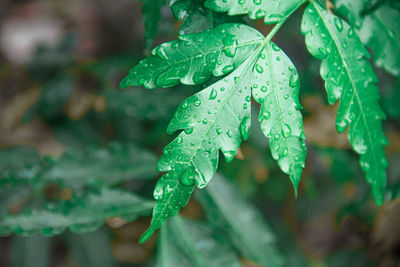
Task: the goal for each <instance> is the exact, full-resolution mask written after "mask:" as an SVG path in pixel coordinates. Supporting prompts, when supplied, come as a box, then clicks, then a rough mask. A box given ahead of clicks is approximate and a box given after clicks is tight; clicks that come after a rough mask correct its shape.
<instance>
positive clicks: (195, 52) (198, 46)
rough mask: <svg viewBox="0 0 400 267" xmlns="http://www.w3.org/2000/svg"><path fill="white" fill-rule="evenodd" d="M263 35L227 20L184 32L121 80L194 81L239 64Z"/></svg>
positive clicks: (135, 82)
mask: <svg viewBox="0 0 400 267" xmlns="http://www.w3.org/2000/svg"><path fill="white" fill-rule="evenodd" d="M262 37H263V36H262V35H261V34H260V33H259V32H258V31H257V30H255V29H253V28H251V27H248V26H245V25H241V24H223V25H220V26H218V27H216V28H214V29H210V30H206V31H204V32H201V33H196V34H189V35H181V36H180V37H179V40H175V41H171V42H167V43H164V44H162V45H160V46H158V47H156V48H155V49H154V50H153V51H152V54H153V56H151V57H148V58H146V59H144V60H142V61H141V62H140V64H139V65H137V66H135V67H134V68H133V69H132V70H131V71H130V73H129V75H128V76H127V77H126V78H125V79H123V80H122V81H121V85H120V86H121V88H126V87H128V86H142V85H143V86H144V87H146V88H149V89H152V88H156V87H171V86H174V85H177V84H178V83H180V82H181V83H183V84H188V85H194V84H200V83H203V82H205V81H206V80H208V79H209V78H210V76H211V74H213V75H214V76H221V75H226V74H228V73H230V72H231V71H232V70H234V69H235V68H237V67H238V66H239V65H240V64H241V63H242V62H243V61H244V60H245V59H246V58H247V56H248V54H249V53H250V52H251V51H253V50H254V49H255V48H256V47H257V45H259V44H260V42H261V38H262Z"/></svg>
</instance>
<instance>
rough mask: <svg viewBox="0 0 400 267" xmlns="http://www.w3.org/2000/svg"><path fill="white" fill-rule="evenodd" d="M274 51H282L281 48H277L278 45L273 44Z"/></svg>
mask: <svg viewBox="0 0 400 267" xmlns="http://www.w3.org/2000/svg"><path fill="white" fill-rule="evenodd" d="M272 49H273V50H274V51H280V50H281V49H280V48H279V46H277V45H276V44H274V43H272Z"/></svg>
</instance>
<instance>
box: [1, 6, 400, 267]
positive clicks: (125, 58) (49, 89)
mask: <svg viewBox="0 0 400 267" xmlns="http://www.w3.org/2000/svg"><path fill="white" fill-rule="evenodd" d="M331 1H332V0H331ZM138 2H140V4H141V14H142V22H143V24H144V26H145V29H144V34H143V35H144V38H143V39H144V42H143V44H142V43H141V44H140V45H139V46H140V50H141V51H143V54H144V55H147V57H145V58H144V59H141V58H143V57H144V56H143V55H142V54H141V53H136V51H135V49H136V50H138V49H137V47H135V48H132V49H131V50H132V51H131V52H129V53H128V52H126V51H122V49H121V50H117V51H113V52H112V53H110V56H108V57H103V58H102V57H100V58H98V60H96V61H86V60H83V61H81V60H76V59H75V57H74V56H73V53H72V52H71V46H70V45H69V41H68V38H66V40H65V43H62V44H60V46H59V47H56V48H52V49H48V48H43V49H42V50H39V51H38V53H37V54H36V55H35V57H34V58H33V59H32V60H31V61H30V62H29V64H27V68H26V69H27V70H26V71H27V73H26V74H25V76H26V77H28V78H27V79H28V81H26V84H27V87H28V88H33V89H35V90H36V87H37V84H40V86H39V87H40V88H39V90H37V91H38V92H37V95H35V97H34V98H35V101H31V102H29V105H27V106H29V108H25V107H24V108H23V110H20V111H18V113H19V114H20V115H18V118H17V119H16V120H17V121H18V127H20V125H19V122H21V123H22V124H23V126H21V127H29V126H31V127H33V128H34V127H39V128H40V127H43V126H42V125H46V126H45V127H43V128H44V130H43V129H42V128H40V129H41V131H42V132H40V134H39V135H45V137H46V142H50V144H49V143H45V145H42V144H38V143H37V142H33V147H32V142H29V140H22V141H21V140H20V141H19V142H15V143H13V142H10V143H7V140H14V139H13V138H9V139H4V140H6V141H5V142H4V141H3V138H2V137H1V136H0V145H1V146H5V147H2V148H1V149H0V198H1V204H0V234H1V235H2V236H9V235H11V234H13V233H14V234H17V235H18V236H15V237H13V238H12V244H11V246H10V250H11V253H10V262H11V264H12V265H13V266H14V265H15V266H21V267H23V266H33V265H35V266H43V267H44V266H48V265H49V258H50V256H49V255H50V251H51V249H53V248H54V247H56V246H55V244H58V243H59V242H63V244H64V245H65V247H66V248H67V251H68V253H69V254H68V255H69V256H70V257H71V258H72V259H73V261H74V262H75V263H76V264H77V265H78V266H85V267H86V266H89V267H90V266H96V267H98V266H100V267H102V266H104V267H110V266H126V265H125V264H124V263H126V262H124V260H121V258H122V259H124V257H120V256H116V258H117V260H116V259H115V258H114V257H113V256H112V255H111V253H110V251H109V246H108V243H109V242H111V241H110V239H111V238H112V239H113V240H114V243H113V249H114V247H115V246H117V245H116V243H118V242H122V243H124V242H125V240H124V238H121V236H124V235H125V234H126V232H123V231H124V230H123V229H124V226H125V225H128V226H129V225H134V226H133V230H131V231H132V232H134V234H133V236H134V237H133V239H135V240H134V241H133V242H134V243H135V245H136V246H139V245H138V244H136V243H137V240H136V238H137V239H138V241H139V243H141V244H142V245H140V249H144V250H146V253H144V254H146V255H147V256H146V257H143V258H145V260H142V261H140V262H139V263H141V264H143V265H145V266H154V265H156V266H243V265H245V264H247V262H248V261H250V262H255V263H256V264H258V265H259V266H310V265H312V264H315V265H318V266H319V265H324V266H325V265H326V266H342V265H343V262H345V263H347V262H354V265H355V266H375V263H374V262H373V261H371V259H370V257H369V256H366V253H365V251H366V250H367V248H369V247H370V245H369V244H364V245H363V246H361V248H359V247H357V248H356V249H354V248H353V245H351V246H350V248H348V247H346V246H345V245H343V246H342V247H340V248H337V247H335V246H336V242H338V241H337V240H345V241H343V243H346V242H348V243H351V242H350V241H349V240H350V239H351V238H352V237H353V235H356V237H358V238H359V236H358V235H360V236H363V237H364V236H367V234H368V235H369V234H371V233H372V234H371V235H369V236H372V237H371V239H373V238H374V235H373V233H375V232H374V231H377V230H376V229H378V228H379V227H377V225H378V226H379V225H380V224H384V222H385V220H384V219H379V218H384V216H385V215H387V214H388V213H390V212H388V211H387V210H390V209H381V208H380V206H382V205H384V204H385V205H387V206H389V205H390V206H389V207H392V208H393V207H394V206H395V203H396V202H395V201H394V200H395V199H398V197H399V194H398V192H399V188H400V187H399V182H398V178H399V177H400V173H399V172H398V171H397V167H396V166H397V164H399V161H400V158H399V157H398V153H399V150H400V149H399V148H398V147H399V146H398V141H397V140H398V139H397V138H398V135H399V133H398V123H399V120H400V110H399V106H398V101H399V99H400V94H399V90H398V89H399V81H400V79H399V78H400V6H399V5H398V2H397V1H395V0H386V1H367V0H335V1H332V3H331V2H330V1H324V0H168V1H163V0H157V1H154V0H140V1H138ZM167 5H168V6H167ZM167 9H168V10H170V11H171V15H170V16H171V18H168V15H165V14H166V13H167V12H166V10H167ZM168 12H169V11H168ZM172 16H173V18H172ZM172 19H174V20H176V21H178V22H171V20H172ZM161 21H163V23H164V22H165V25H163V27H164V28H167V27H169V28H170V29H169V30H171V28H172V30H171V32H172V33H171V32H167V33H165V29H163V27H159V26H160V22H161ZM173 25H175V26H176V28H177V34H178V37H177V39H176V40H173V41H167V42H164V43H162V44H160V45H158V46H156V47H155V48H154V49H152V50H151V48H152V47H153V46H154V43H155V42H158V41H159V40H160V39H161V38H158V37H159V36H160V35H161V36H162V37H163V38H165V37H166V36H167V38H169V39H172V38H175V37H176V34H175V33H176V32H174V31H173V28H174V27H173ZM124 34H127V33H126V31H124ZM171 36H172V37H171ZM134 44H135V45H136V43H134ZM278 45H279V46H278ZM284 50H285V51H284ZM52 55H53V56H54V55H55V56H54V58H55V59H54V60H53V61H51V60H49V61H47V60H43V59H44V58H45V59H50V58H52ZM288 55H290V57H289V56H288ZM140 59H141V60H140ZM136 63H137V64H136ZM133 64H136V65H135V66H134V67H133V68H131V67H132V65H133ZM8 68H9V66H7V65H6V64H5V65H0V86H1V85H2V83H3V82H4V84H5V85H6V86H7V85H8V84H9V83H7V79H6V78H4V77H6V75H7V73H8ZM129 68H131V70H130V72H129V74H128V75H126V74H127V72H128V70H129ZM378 76H379V79H380V80H381V82H379V80H378ZM121 77H124V78H121ZM121 79H122V81H121ZM13 82H15V81H13ZM119 82H120V88H121V89H126V90H119V89H117V88H116V87H117V86H116V85H117V84H118V83H119ZM378 85H379V87H378ZM128 87H130V88H128ZM131 87H133V88H131ZM156 88H163V89H159V90H153V89H156ZM323 88H325V91H326V93H321V92H319V89H323ZM33 91H34V90H33ZM35 92H36V91H35ZM24 93H26V92H24ZM26 94H27V93H26ZM325 95H326V96H325ZM381 95H382V98H381ZM16 99H17V100H18V101H9V102H10V103H11V104H12V103H18V102H19V101H23V100H20V96H16ZM21 99H22V98H21ZM82 99H83V100H82ZM2 103H3V102H1V98H0V109H1V104H2ZM24 103H25V102H24ZM8 104H9V103H7V101H4V106H6V107H8ZM11 104H9V105H11ZM14 105H15V104H14ZM74 105H76V106H74ZM302 105H304V106H305V108H303V106H302ZM330 106H333V107H330ZM176 107H177V108H176ZM381 107H382V108H381ZM20 109H21V108H20ZM175 109H176V110H175ZM174 110H175V113H174ZM0 111H2V110H0ZM6 111H7V110H6ZM3 113H4V114H6V113H7V112H5V111H4V112H3V111H2V112H0V119H2V118H3V117H1V116H2V114H3ZM320 114H321V117H319V115H320ZM332 114H333V115H332ZM385 114H387V116H388V117H389V119H388V120H386V121H385V119H386V115H385ZM171 117H172V119H171ZM334 117H336V121H335V118H334ZM303 118H304V119H303ZM327 118H329V119H327ZM38 121H40V122H39V123H38ZM4 122H7V121H6V120H4ZM4 122H2V121H0V134H2V133H5V134H4V135H5V136H6V134H7V130H8V128H10V127H9V126H8V125H6V123H4ZM3 123H4V124H5V125H6V126H3ZM383 123H385V124H384V126H385V132H387V136H388V137H389V138H390V140H394V145H393V146H388V145H389V142H388V140H387V139H386V137H385V134H384V129H383ZM32 125H33V126H32ZM251 125H253V127H251ZM331 126H332V128H335V131H334V133H331V132H329V128H330V127H331ZM7 127H8V128H7ZM165 128H167V129H166V133H167V134H169V135H173V134H174V137H173V141H172V142H170V143H169V144H168V145H167V146H166V147H165V148H164V149H163V150H162V151H161V149H162V147H163V146H164V145H165V144H166V143H167V142H168V140H170V139H171V137H170V136H167V135H166V134H165ZM4 129H5V130H4ZM10 129H11V130H10V132H9V133H8V135H11V136H13V135H14V132H13V131H14V130H15V128H10ZM327 129H328V130H327ZM15 131H17V130H15ZM43 132H44V133H45V134H43ZM250 132H251V135H250ZM326 132H328V133H329V135H328V134H326ZM337 132H339V133H342V134H341V135H339V134H338V135H335V134H336V133H337ZM343 132H345V133H343ZM46 134H48V136H47V135H46ZM15 135H16V136H18V134H15ZM315 135H319V136H322V137H321V138H320V137H315ZM23 136H26V135H23ZM340 138H342V139H340ZM345 138H347V140H346V141H345V142H342V141H343V139H345ZM331 139H333V140H331ZM53 140H54V143H52V142H53ZM321 140H322V141H321ZM399 140H400V139H399ZM26 144H30V146H28V145H26ZM48 147H50V148H52V149H54V148H57V149H54V150H51V152H52V153H50V155H48V153H47V152H48V150H46V149H47V148H48ZM387 147H388V148H387ZM37 148H38V149H37ZM385 149H386V151H385ZM43 150H44V151H43ZM220 152H222V153H221V154H222V155H223V157H224V158H225V160H219V156H220ZM386 154H387V156H386ZM157 155H160V158H159V160H158V163H157ZM307 155H308V156H307ZM235 158H238V159H241V160H234V159H235ZM306 161H307V164H306ZM388 161H389V162H390V164H388ZM386 169H389V171H387V170H386ZM160 173H161V174H160ZM159 176H160V177H159ZM286 176H289V179H287V177H286ZM157 177H159V179H158V181H157V182H156V181H155V178H157ZM364 180H365V181H366V182H367V183H365V182H364ZM196 188H197V189H200V190H197V189H196ZM292 188H293V189H292ZM292 190H293V192H292ZM151 194H153V197H154V199H155V200H156V201H152V200H149V198H150V196H151ZM192 195H193V197H192ZM371 197H372V199H373V202H374V203H375V205H372V201H371ZM369 201H371V203H369ZM369 204H371V205H369ZM180 211H182V212H181V214H179V215H178V213H179V212H180ZM151 212H152V217H151V222H150V226H149V227H148V228H147V230H146V231H144V230H145V228H144V226H146V227H147V226H148V225H149V220H150V215H151ZM328 212H329V214H330V215H333V216H331V217H332V218H333V219H334V220H333V222H331V221H328V222H326V221H324V219H325V217H324V215H325V214H328ZM395 213H396V211H394V212H393V211H392V213H391V214H395ZM349 216H350V217H352V218H354V219H355V220H357V221H359V222H361V223H362V225H363V227H359V228H357V229H356V230H354V229H353V230H354V231H353V232H351V231H350V230H348V229H347V228H345V230H343V232H341V231H342V230H340V229H341V228H340V225H341V224H345V223H347V221H346V220H345V218H347V217H349ZM143 217H144V218H143ZM147 219H148V220H147ZM315 221H316V222H317V224H315V225H314V224H312V225H311V226H310V225H309V224H311V222H315ZM331 224H336V226H337V229H339V230H337V232H339V234H338V233H337V232H333V230H332V232H329V230H326V229H327V228H328V226H326V225H329V227H330V226H331ZM103 225H108V226H110V228H111V230H110V228H105V227H103ZM128 226H126V227H128ZM142 226H143V227H142ZM318 226H321V229H322V230H321V229H319V228H318ZM346 226H348V225H346ZM373 226H374V227H373ZM308 227H309V228H317V230H316V232H317V233H318V230H319V231H324V237H325V231H327V232H328V233H327V234H326V238H327V239H329V238H331V239H332V240H333V241H332V240H327V241H326V244H330V245H327V248H325V247H324V246H321V248H317V249H314V250H313V251H314V252H315V251H316V254H317V256H315V255H313V254H312V253H307V250H312V249H310V248H313V246H315V244H314V243H312V241H309V240H312V237H310V236H315V234H314V233H312V234H310V233H308V232H307V229H308ZM348 227H352V226H351V225H350V226H348ZM353 227H354V226H353ZM159 228H160V229H159ZM158 229H159V231H158V233H157V234H156V235H157V241H156V242H154V238H153V236H154V233H155V232H156V230H158ZM329 229H330V228H329ZM335 229H336V228H335ZM365 229H368V232H366V230H365ZM143 231H144V233H143ZM346 231H350V233H348V232H346ZM393 231H394V230H393ZM354 232H356V234H354ZM38 233H40V234H42V235H43V236H45V237H53V236H60V237H59V238H58V239H54V238H43V237H42V236H32V235H35V234H38ZM130 234H131V235H132V233H131V232H130ZM139 234H140V238H139ZM335 234H337V235H340V236H339V238H336V239H335V238H334V237H337V236H335ZM357 234H358V235H357ZM131 235H128V236H129V238H131V239H132V236H131ZM136 235H137V236H136ZM317 235H318V234H317ZM347 235H349V237H348V239H346V238H347ZM21 236H22V237H21ZM115 240H116V241H115ZM148 240H149V242H146V241H148ZM323 241H324V244H325V240H323ZM375 241H376V240H374V242H375ZM378 241H379V240H378ZM378 241H376V242H377V243H379V242H378ZM307 242H310V243H311V245H310V244H308V243H307ZM367 242H368V241H365V243H367ZM371 242H372V241H371ZM399 242H400V241H399ZM331 243H332V244H333V245H332V244H331ZM351 244H352V243H351ZM154 246H156V247H157V249H155V250H153V247H154ZM317 246H318V243H317ZM135 248H136V247H135ZM124 249H125V248H123V249H122V251H124ZM318 249H320V250H321V251H323V253H322V254H323V255H322V256H321V255H319V254H318V252H319V250H318ZM324 249H325V250H324ZM137 250H139V249H137ZM20 251H24V256H23V257H21V256H20V254H21V253H20ZM150 251H151V252H153V251H155V253H150ZM332 251H333V252H332ZM376 251H378V249H376ZM113 254H114V256H115V255H119V254H118V252H115V251H114V250H113ZM370 254H371V255H374V254H373V253H370ZM374 256H376V255H374ZM375 258H378V256H376V257H375ZM0 262H1V261H0ZM121 262H124V263H121ZM133 262H135V261H132V262H130V263H133ZM135 263H136V262H135Z"/></svg>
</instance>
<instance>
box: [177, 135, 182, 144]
mask: <svg viewBox="0 0 400 267" xmlns="http://www.w3.org/2000/svg"><path fill="white" fill-rule="evenodd" d="M176 142H177V143H178V144H182V142H183V138H182V136H178V138H177V139H176Z"/></svg>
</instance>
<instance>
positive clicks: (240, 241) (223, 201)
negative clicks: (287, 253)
mask: <svg viewBox="0 0 400 267" xmlns="http://www.w3.org/2000/svg"><path fill="white" fill-rule="evenodd" d="M196 197H197V199H198V200H199V201H200V203H201V204H202V206H203V207H204V210H205V212H206V215H207V219H208V220H209V221H210V222H211V224H213V225H214V226H216V227H217V228H218V229H219V230H220V231H224V230H225V231H226V233H227V235H228V236H229V237H230V239H231V241H232V243H233V244H234V246H235V247H236V249H237V250H238V251H239V252H240V253H242V255H243V256H244V257H246V258H248V259H251V260H253V261H255V262H256V263H258V264H259V265H260V266H271V267H275V266H284V258H283V256H282V255H281V254H280V253H279V251H278V250H277V244H276V238H275V236H274V233H273V231H272V230H271V229H270V227H269V226H268V224H267V222H266V221H265V220H264V219H263V216H262V214H261V213H260V212H259V211H258V210H257V209H256V208H255V207H254V206H253V205H252V204H250V202H248V201H247V200H246V199H245V198H244V197H243V196H242V195H241V193H240V192H239V191H238V190H237V189H236V188H235V186H234V185H233V184H232V183H230V182H229V181H228V180H226V179H225V178H224V177H222V176H220V175H217V177H216V179H214V180H213V181H212V182H211V183H210V184H209V185H208V186H207V189H206V190H202V191H198V192H197V194H196Z"/></svg>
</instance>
